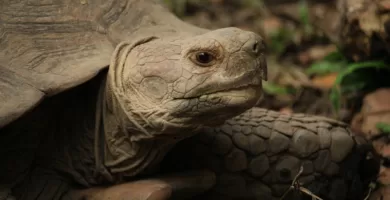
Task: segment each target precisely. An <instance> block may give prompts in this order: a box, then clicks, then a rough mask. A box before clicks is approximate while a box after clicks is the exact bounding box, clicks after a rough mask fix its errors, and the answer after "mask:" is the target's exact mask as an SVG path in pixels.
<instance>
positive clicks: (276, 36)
mask: <svg viewBox="0 0 390 200" xmlns="http://www.w3.org/2000/svg"><path fill="white" fill-rule="evenodd" d="M293 35H294V34H293V32H291V31H289V30H288V29H285V28H281V29H279V30H278V31H276V32H275V33H271V35H270V45H269V48H270V50H271V51H272V52H275V53H277V54H280V53H282V52H283V51H284V48H285V47H286V44H287V43H289V42H291V41H292V40H293Z"/></svg>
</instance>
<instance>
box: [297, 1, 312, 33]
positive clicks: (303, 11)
mask: <svg viewBox="0 0 390 200" xmlns="http://www.w3.org/2000/svg"><path fill="white" fill-rule="evenodd" d="M299 18H300V20H301V23H302V25H303V30H304V32H305V33H306V34H308V35H310V34H311V33H312V32H313V27H312V26H311V24H310V15H309V5H308V3H307V1H306V0H300V1H299Z"/></svg>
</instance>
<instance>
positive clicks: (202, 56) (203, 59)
mask: <svg viewBox="0 0 390 200" xmlns="http://www.w3.org/2000/svg"><path fill="white" fill-rule="evenodd" d="M214 61H215V56H214V55H213V54H211V53H208V52H198V53H196V54H195V62H196V63H197V64H199V65H203V66H208V65H211V64H212V63H213V62H214Z"/></svg>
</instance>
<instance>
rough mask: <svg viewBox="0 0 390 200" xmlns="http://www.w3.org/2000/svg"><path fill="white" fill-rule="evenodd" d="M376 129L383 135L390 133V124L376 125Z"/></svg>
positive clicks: (380, 123) (381, 123)
mask: <svg viewBox="0 0 390 200" xmlns="http://www.w3.org/2000/svg"><path fill="white" fill-rule="evenodd" d="M376 128H377V129H379V131H381V132H383V133H390V124H387V123H384V122H379V123H377V124H376Z"/></svg>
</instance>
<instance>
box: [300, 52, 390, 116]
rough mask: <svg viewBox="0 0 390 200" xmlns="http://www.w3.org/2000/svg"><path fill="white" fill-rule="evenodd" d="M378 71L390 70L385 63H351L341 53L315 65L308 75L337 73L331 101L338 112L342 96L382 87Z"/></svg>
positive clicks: (331, 92)
mask: <svg viewBox="0 0 390 200" xmlns="http://www.w3.org/2000/svg"><path fill="white" fill-rule="evenodd" d="M378 70H390V68H389V66H388V65H387V64H386V63H385V62H383V61H368V62H359V63H351V62H349V61H348V60H347V59H346V58H345V57H344V56H343V55H342V54H341V52H338V51H337V52H333V53H331V54H329V55H328V56H326V57H325V58H324V59H323V60H321V61H318V62H315V63H313V64H312V65H311V66H310V67H309V68H308V69H307V70H306V73H307V74H309V75H314V74H315V75H324V74H328V73H334V72H337V73H338V76H337V78H336V81H335V84H334V86H333V87H332V89H331V91H330V100H331V102H332V105H333V107H334V109H335V110H336V111H337V112H338V111H339V110H340V108H341V102H342V96H343V95H348V94H353V93H358V92H363V91H369V90H374V89H376V88H378V87H380V83H379V82H380V81H378V76H377V74H378V73H377V72H378Z"/></svg>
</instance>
